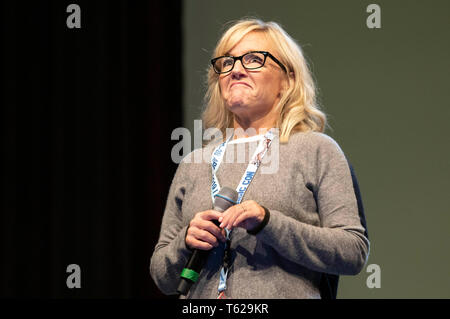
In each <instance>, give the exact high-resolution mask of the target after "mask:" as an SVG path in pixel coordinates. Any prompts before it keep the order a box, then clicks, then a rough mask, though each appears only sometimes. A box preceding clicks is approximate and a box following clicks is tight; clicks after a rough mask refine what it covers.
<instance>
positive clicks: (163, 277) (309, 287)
mask: <svg viewBox="0 0 450 319" xmlns="http://www.w3.org/2000/svg"><path fill="white" fill-rule="evenodd" d="M247 140H248V139H247ZM250 140H252V138H250ZM253 140H254V139H253ZM236 141H239V140H236ZM242 141H243V142H244V143H243V144H242V143H238V144H232V143H230V144H229V145H228V147H227V149H226V152H225V155H224V158H223V161H222V164H221V166H220V167H219V169H218V172H217V177H218V180H219V182H220V185H221V186H222V187H224V186H229V187H232V188H236V187H237V185H238V183H239V181H240V179H241V177H242V175H243V174H244V171H245V169H246V168H247V165H248V162H249V160H250V157H251V155H252V154H253V151H254V150H255V148H256V145H257V141H246V139H244V140H242ZM242 145H244V148H245V156H246V157H245V162H244V163H239V162H237V158H236V157H237V150H238V149H241V150H242ZM216 146H217V143H212V144H210V145H208V146H206V147H204V148H203V149H197V150H195V151H193V152H192V153H190V154H189V155H188V156H186V157H185V158H184V159H183V161H182V162H181V163H180V164H179V166H178V169H177V171H176V174H175V177H174V179H173V181H172V184H171V187H170V190H169V195H168V198H167V203H166V208H165V211H164V217H163V221H162V226H161V233H160V237H159V241H158V243H157V244H156V247H155V250H154V252H153V256H152V258H151V262H150V273H151V276H152V278H153V280H154V281H155V283H156V284H157V286H158V287H159V289H160V290H161V291H162V292H163V293H165V294H175V293H176V288H177V285H178V282H179V277H180V273H181V271H182V269H183V267H184V266H185V264H186V262H187V260H188V259H189V257H190V255H191V251H190V250H189V249H188V248H187V246H186V243H185V235H186V229H187V227H188V225H189V222H190V220H191V219H192V218H193V217H194V215H195V214H196V213H197V212H200V211H204V210H207V209H211V208H212V199H211V178H212V177H211V164H210V158H211V153H212V151H213V150H214V148H215V147H216ZM230 152H231V153H230ZM235 152H236V153H235ZM277 152H278V153H277ZM249 153H250V154H249ZM277 154H279V156H277ZM200 156H202V157H203V161H202V162H201V163H196V162H195V161H194V159H197V162H198V159H199V158H200ZM233 157H235V158H234V160H232V159H233ZM276 158H278V165H275V166H278V167H276V168H277V169H273V166H274V164H273V163H275V161H276ZM270 165H272V168H271V169H268V168H269V166H270ZM264 167H266V170H263V168H264ZM268 171H271V172H269V173H267V172H268ZM249 199H252V200H254V201H256V202H257V203H259V204H260V205H262V206H265V207H266V208H267V209H268V210H269V211H270V219H269V222H268V224H267V225H266V226H265V227H264V228H263V229H262V230H261V231H260V232H259V233H258V234H256V235H250V234H248V233H247V232H246V230H244V229H242V228H235V229H234V230H233V232H232V236H231V249H232V258H233V266H232V268H231V270H230V274H229V276H228V280H227V286H228V288H227V291H226V295H227V296H229V297H230V298H320V291H319V284H320V280H321V276H322V275H323V274H322V273H329V274H335V275H355V274H358V273H359V272H360V271H361V270H362V268H363V267H364V265H365V263H366V260H367V257H368V253H369V241H368V239H367V238H366V236H365V235H364V231H365V229H364V228H363V226H362V225H361V222H360V218H359V215H358V207H357V201H356V197H355V192H354V189H353V184H352V178H351V175H350V170H349V165H348V163H347V160H346V158H345V156H344V154H343V152H342V150H341V149H340V147H339V145H338V144H337V143H336V142H335V141H334V140H333V139H332V138H331V137H329V136H327V135H325V134H322V133H317V132H308V133H301V132H298V133H294V134H292V135H291V137H290V139H289V142H288V143H286V144H281V143H279V137H278V135H276V137H275V139H274V141H273V142H272V146H271V147H270V149H269V152H268V153H267V154H266V156H265V157H264V159H263V161H262V164H261V166H260V168H259V169H258V171H257V173H256V175H255V177H254V179H253V181H252V182H251V184H250V186H249V187H248V189H247V192H246V193H245V196H244V197H243V199H242V201H245V200H249ZM223 248H224V247H223V245H219V246H218V247H216V248H213V249H212V250H211V252H210V254H209V257H208V260H207V261H206V264H205V266H204V268H203V270H202V271H201V273H200V277H199V279H198V282H197V283H196V284H194V285H193V286H192V288H191V290H190V292H189V294H188V296H187V298H216V297H217V288H218V284H219V271H220V267H221V263H222V260H223V259H222V257H223V251H224V249H223Z"/></svg>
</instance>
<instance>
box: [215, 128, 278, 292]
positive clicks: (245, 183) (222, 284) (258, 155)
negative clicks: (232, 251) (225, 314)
mask: <svg viewBox="0 0 450 319" xmlns="http://www.w3.org/2000/svg"><path fill="white" fill-rule="evenodd" d="M232 138H233V135H231V136H230V137H229V138H228V139H227V140H226V141H225V142H223V143H221V144H220V145H219V146H217V147H216V148H215V150H214V152H213V153H212V156H211V170H212V182H211V198H212V201H213V203H214V197H215V196H216V194H217V193H219V191H220V184H219V180H218V179H217V176H216V172H217V170H218V169H219V166H220V164H221V163H222V159H223V155H224V153H225V149H226V148H227V145H228V142H229V141H230V140H231V139H232ZM273 138H274V134H273V133H272V132H271V130H269V131H267V133H266V134H265V135H264V139H263V140H261V141H260V142H259V144H258V146H257V148H256V150H255V153H254V154H253V156H252V159H251V161H250V163H249V164H248V166H247V169H246V170H245V173H244V175H242V178H241V181H240V182H239V185H238V187H237V188H236V191H237V192H238V195H239V196H238V200H237V204H239V203H240V202H241V201H242V198H243V197H244V194H245V192H246V191H247V188H248V187H249V185H250V183H251V182H252V180H253V177H254V176H255V174H256V171H257V170H258V167H259V166H260V164H261V161H262V159H263V157H264V155H266V153H267V150H268V149H269V147H270V144H271V143H272V140H273ZM225 231H226V233H227V243H226V247H225V250H226V251H227V249H229V245H230V233H231V232H230V231H229V230H228V229H226V228H225ZM229 257H230V256H228V258H229ZM228 266H229V265H228V262H227V265H226V266H222V268H221V270H220V279H219V288H218V294H219V297H218V298H220V296H222V295H223V292H224V291H225V290H226V289H227V276H228V270H229V267H228Z"/></svg>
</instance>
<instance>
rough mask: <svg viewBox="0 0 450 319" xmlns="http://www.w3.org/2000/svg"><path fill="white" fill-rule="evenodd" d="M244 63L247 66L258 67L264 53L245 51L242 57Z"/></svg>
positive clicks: (260, 64)
mask: <svg viewBox="0 0 450 319" xmlns="http://www.w3.org/2000/svg"><path fill="white" fill-rule="evenodd" d="M243 61H244V63H245V64H246V65H247V66H249V67H259V66H262V65H263V63H264V55H263V54H262V53H256V52H254V53H247V54H246V55H244V58H243Z"/></svg>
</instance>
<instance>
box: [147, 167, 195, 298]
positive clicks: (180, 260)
mask: <svg viewBox="0 0 450 319" xmlns="http://www.w3.org/2000/svg"><path fill="white" fill-rule="evenodd" d="M185 165H186V164H185V163H184V162H181V163H180V165H179V166H178V168H177V171H176V173H175V176H174V178H173V180H172V184H171V186H170V189H169V194H168V197H167V203H166V208H165V210H164V216H163V220H162V225H161V232H160V235H159V240H158V243H157V244H156V246H155V250H154V252H153V255H152V257H151V260H150V274H151V276H152V278H153V280H154V281H155V283H156V285H157V286H158V288H159V289H160V290H161V291H162V292H163V293H165V294H167V295H170V294H176V288H177V285H178V280H174V279H175V278H178V277H179V276H180V273H181V271H182V269H183V267H184V265H185V264H186V262H187V260H188V258H189V256H190V253H191V251H190V250H189V248H188V247H187V246H186V242H185V233H186V229H187V226H188V225H184V224H183V216H182V204H183V200H184V195H185V192H186V185H187V176H186V171H185V170H186V167H185Z"/></svg>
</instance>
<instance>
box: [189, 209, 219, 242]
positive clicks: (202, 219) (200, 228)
mask: <svg viewBox="0 0 450 319" xmlns="http://www.w3.org/2000/svg"><path fill="white" fill-rule="evenodd" d="M221 215H222V214H221V213H219V212H218V211H215V210H206V211H203V212H199V213H197V214H195V216H194V218H193V219H192V220H191V222H190V223H189V227H188V230H187V234H186V239H185V241H186V245H187V246H188V247H189V248H191V249H201V250H210V249H212V248H213V247H217V246H218V245H219V240H220V241H222V242H225V241H226V238H225V231H224V230H221V229H220V228H219V227H217V226H216V225H215V224H214V223H213V222H212V220H217V219H219V217H220V216H221Z"/></svg>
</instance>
